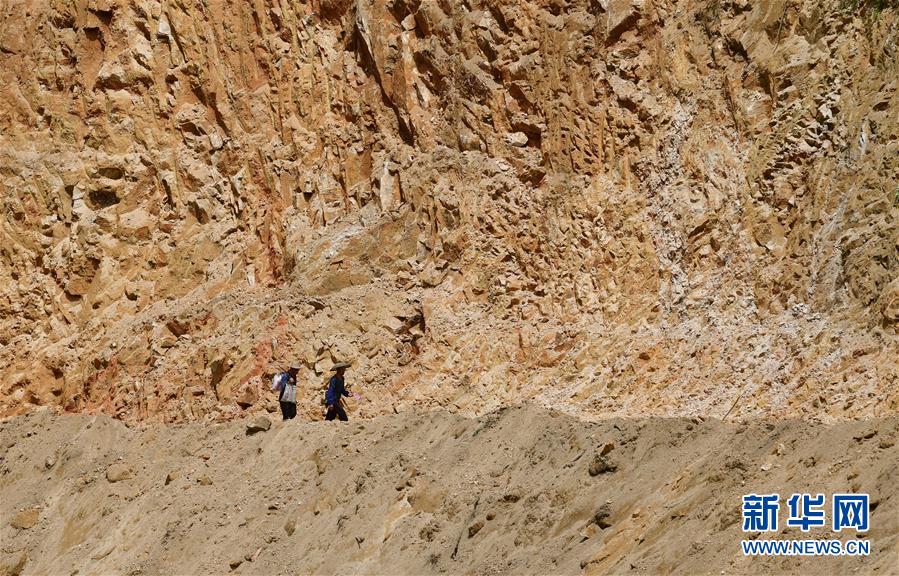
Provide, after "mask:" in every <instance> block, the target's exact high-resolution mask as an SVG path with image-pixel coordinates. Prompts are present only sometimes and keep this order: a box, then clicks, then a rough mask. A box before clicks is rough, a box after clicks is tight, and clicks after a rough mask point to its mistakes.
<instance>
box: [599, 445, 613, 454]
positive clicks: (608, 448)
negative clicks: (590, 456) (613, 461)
mask: <svg viewBox="0 0 899 576" xmlns="http://www.w3.org/2000/svg"><path fill="white" fill-rule="evenodd" d="M614 449H615V444H613V443H612V442H607V443H606V444H605V446H603V447H602V450H600V452H599V454H600V456H605V455H606V454H608V453H609V452H611V451H612V450H614Z"/></svg>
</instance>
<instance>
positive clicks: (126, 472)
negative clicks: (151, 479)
mask: <svg viewBox="0 0 899 576" xmlns="http://www.w3.org/2000/svg"><path fill="white" fill-rule="evenodd" d="M133 477H134V474H133V473H132V472H131V469H130V468H128V466H126V465H125V464H121V463H116V464H113V465H111V466H110V467H109V468H107V469H106V479H107V480H109V481H110V482H121V481H122V480H130V479H131V478H133Z"/></svg>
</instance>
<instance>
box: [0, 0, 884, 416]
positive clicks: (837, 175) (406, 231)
mask: <svg viewBox="0 0 899 576" xmlns="http://www.w3.org/2000/svg"><path fill="white" fill-rule="evenodd" d="M869 4H870V3H867V2H862V3H860V5H861V8H859V9H858V10H856V11H848V10H846V9H845V3H844V2H841V1H840V0H827V1H825V2H818V1H811V0H790V1H787V2H746V1H744V0H737V1H722V2H717V1H716V2H693V1H687V0H683V1H678V2H673V1H663V0H658V1H657V0H643V1H636V0H600V1H591V2H588V1H586V0H573V1H572V2H568V3H560V2H533V1H528V0H525V1H522V2H518V3H504V2H498V1H494V0H488V1H486V2H475V3H447V2H432V1H430V0H424V1H419V0H396V1H391V2H372V1H371V0H354V1H353V2H337V3H334V2H330V3H318V2H313V3H311V4H310V3H302V2H300V3H297V2H293V3H285V2H277V1H274V0H260V1H258V2H250V3H248V2H241V1H236V0H230V1H225V2H214V3H206V2H196V1H193V0H173V1H171V2H160V1H159V0H102V1H94V0H91V1H89V2H75V3H73V2H62V1H58V0H28V1H27V2H24V3H19V4H17V7H16V8H15V9H10V10H4V11H3V13H2V14H0V414H15V413H22V412H27V411H30V410H33V409H34V408H35V407H38V406H51V407H53V408H54V409H56V410H60V411H62V410H65V411H91V412H97V411H100V412H105V413H107V414H111V415H115V416H117V417H120V418H123V419H127V420H166V421H176V420H190V419H202V418H208V419H227V418H232V417H235V416H239V415H241V414H243V413H245V412H247V411H250V412H254V411H274V410H275V409H276V407H277V404H276V398H274V397H273V394H272V393H271V392H270V391H269V390H268V381H269V378H270V376H271V375H272V374H273V373H274V372H275V371H276V370H277V369H280V368H283V363H284V362H285V361H286V360H287V359H288V358H299V359H301V361H302V363H303V366H304V369H303V372H302V373H301V376H300V379H301V382H302V383H303V389H302V390H301V401H300V407H299V409H300V413H301V414H300V416H301V418H311V417H319V415H320V411H321V406H320V403H319V398H320V394H321V388H320V387H321V385H322V383H323V381H324V378H325V376H326V374H325V371H326V370H327V369H328V368H329V366H330V364H331V362H333V361H334V360H335V359H345V358H351V359H353V360H354V367H353V369H352V371H351V373H350V379H351V381H355V382H357V383H359V384H361V385H362V388H363V390H370V391H371V393H370V394H366V395H364V398H365V400H364V401H362V402H361V403H357V405H356V406H355V407H354V409H355V410H357V415H371V414H377V413H380V412H385V411H402V410H405V409H408V408H411V407H419V408H420V407H428V406H443V407H447V408H449V409H452V410H457V411H462V412H466V413H472V412H483V411H486V410H491V409H493V408H495V407H497V406H501V405H505V404H508V403H510V402H514V401H517V400H519V399H522V398H537V399H539V400H541V401H542V402H544V403H545V404H548V405H554V406H558V407H561V408H563V409H565V410H569V411H572V412H575V413H579V414H582V415H586V416H596V415H602V414H605V415H627V414H637V413H639V414H643V415H649V414H658V415H674V414H687V415H692V414H696V413H707V414H712V415H716V416H721V415H723V414H725V413H727V412H728V410H729V409H731V408H733V410H732V414H733V415H734V416H745V415H750V414H768V415H773V416H785V415H791V414H796V415H815V416H816V417H820V418H824V419H840V418H845V417H858V416H872V415H879V414H886V413H894V412H895V411H896V410H897V409H899V368H897V362H899V360H897V359H899V344H897V330H899V296H897V294H899V292H897V271H899V255H897V254H899V252H897V251H899V248H897V245H899V207H897V204H899V197H897V192H896V190H897V181H896V174H897V172H899V164H897V162H899V160H897V158H899V121H897V116H899V96H897V88H899V86H897V80H896V79H897V77H899V74H897V69H899V68H897V50H896V41H897V40H896V29H897V16H899V15H897V10H896V9H895V8H890V7H888V8H887V9H885V10H883V11H880V12H879V13H878V14H876V15H875V14H873V12H872V11H871V9H870V8H869ZM738 398H739V401H738V402H737V403H736V404H734V401H735V400H736V399H738Z"/></svg>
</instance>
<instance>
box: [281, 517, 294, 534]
mask: <svg viewBox="0 0 899 576" xmlns="http://www.w3.org/2000/svg"><path fill="white" fill-rule="evenodd" d="M296 530H297V521H296V519H295V518H291V519H290V520H288V521H287V522H285V523H284V531H285V532H287V535H288V536H293V533H294V532H296Z"/></svg>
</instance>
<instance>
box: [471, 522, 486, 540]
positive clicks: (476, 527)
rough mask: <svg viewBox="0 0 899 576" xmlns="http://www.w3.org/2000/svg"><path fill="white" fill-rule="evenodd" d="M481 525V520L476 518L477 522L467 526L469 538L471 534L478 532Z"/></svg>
mask: <svg viewBox="0 0 899 576" xmlns="http://www.w3.org/2000/svg"><path fill="white" fill-rule="evenodd" d="M483 527H484V523H483V522H481V521H480V520H478V521H477V522H475V523H474V524H472V525H471V526H469V527H468V537H469V538H471V537H472V536H474V535H475V534H477V533H478V532H480V530H481V528H483Z"/></svg>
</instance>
